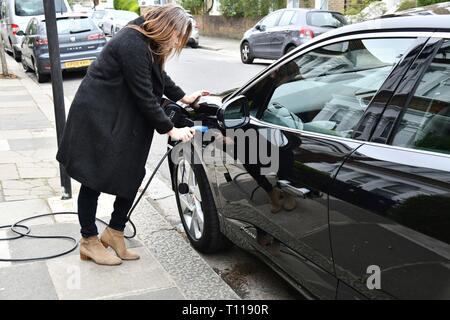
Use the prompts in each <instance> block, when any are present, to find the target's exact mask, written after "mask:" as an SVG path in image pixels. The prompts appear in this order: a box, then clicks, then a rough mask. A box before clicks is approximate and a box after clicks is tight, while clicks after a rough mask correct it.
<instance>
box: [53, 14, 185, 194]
mask: <svg viewBox="0 0 450 320" xmlns="http://www.w3.org/2000/svg"><path fill="white" fill-rule="evenodd" d="M143 22H144V20H143V18H142V17H140V18H138V19H136V20H134V21H133V22H132V23H134V24H140V23H143ZM149 45H150V43H148V41H147V40H146V38H145V37H144V36H143V35H142V34H141V33H139V32H138V31H136V30H134V29H131V28H124V29H123V30H121V31H120V32H119V33H117V34H116V35H115V37H113V38H112V39H111V40H110V41H109V42H108V44H107V45H106V46H105V48H104V49H103V51H102V53H101V54H100V56H99V58H98V59H97V60H96V61H95V62H93V63H92V64H91V66H90V67H89V69H88V71H87V75H86V77H85V78H84V79H83V81H82V83H81V85H80V87H79V89H78V91H77V93H76V96H75V98H74V100H73V102H72V105H71V108H70V111H69V114H68V119H67V124H66V127H65V129H64V134H63V138H62V140H61V142H60V145H59V149H58V153H57V156H56V158H57V160H58V161H59V162H60V163H61V164H62V165H63V166H64V167H65V169H66V171H67V173H68V174H69V176H70V177H72V178H73V179H75V180H77V181H79V182H80V183H81V184H83V185H85V186H87V187H89V188H91V189H94V190H96V191H99V192H104V193H109V194H113V195H117V196H120V197H124V198H129V199H131V198H134V197H135V195H136V193H137V190H138V188H139V186H140V184H141V183H142V180H143V178H144V177H145V163H146V161H147V157H148V153H149V151H150V145H151V142H152V138H153V133H154V130H156V131H158V132H159V133H161V134H164V133H167V132H169V131H170V130H171V129H172V128H173V124H172V122H171V121H170V119H169V118H168V117H167V116H166V114H165V112H164V110H163V109H162V107H161V106H160V102H161V98H162V96H163V94H164V95H166V96H167V97H168V98H169V99H171V100H173V101H178V100H180V99H181V98H183V97H184V95H185V93H184V92H183V90H181V89H180V88H179V87H178V86H176V85H175V83H174V82H173V81H172V80H171V79H170V78H169V76H168V75H167V74H166V73H165V71H163V70H161V67H160V65H159V63H158V56H156V55H154V54H152V53H151V51H150V50H149Z"/></svg>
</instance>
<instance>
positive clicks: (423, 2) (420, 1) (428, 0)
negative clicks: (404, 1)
mask: <svg viewBox="0 0 450 320" xmlns="http://www.w3.org/2000/svg"><path fill="white" fill-rule="evenodd" d="M447 1H448V0H417V7H424V6H429V5H430V4H435V3H441V2H447Z"/></svg>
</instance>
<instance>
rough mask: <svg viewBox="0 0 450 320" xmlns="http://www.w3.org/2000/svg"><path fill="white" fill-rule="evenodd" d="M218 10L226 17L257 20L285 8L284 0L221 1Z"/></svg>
mask: <svg viewBox="0 0 450 320" xmlns="http://www.w3.org/2000/svg"><path fill="white" fill-rule="evenodd" d="M220 8H221V11H222V14H223V15H224V16H226V17H247V18H259V17H264V16H266V15H267V14H268V13H269V12H272V11H274V10H278V9H282V8H286V1H285V0H221V2H220Z"/></svg>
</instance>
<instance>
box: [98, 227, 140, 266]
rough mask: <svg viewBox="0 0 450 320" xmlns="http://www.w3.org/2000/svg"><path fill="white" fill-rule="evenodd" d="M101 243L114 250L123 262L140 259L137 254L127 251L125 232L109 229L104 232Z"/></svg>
mask: <svg viewBox="0 0 450 320" xmlns="http://www.w3.org/2000/svg"><path fill="white" fill-rule="evenodd" d="M100 241H101V242H102V243H103V245H104V246H105V248H108V247H111V248H113V249H114V251H115V252H116V254H117V256H118V257H119V258H120V259H122V260H138V259H139V258H140V257H139V255H138V254H137V253H135V252H133V251H131V250H128V249H127V247H126V245H125V238H124V236H123V232H120V231H117V230H114V229H111V228H109V227H108V228H106V229H105V230H104V231H103V233H102V235H101V237H100Z"/></svg>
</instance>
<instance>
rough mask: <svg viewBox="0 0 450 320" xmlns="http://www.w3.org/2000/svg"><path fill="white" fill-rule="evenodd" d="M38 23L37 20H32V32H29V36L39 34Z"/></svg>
mask: <svg viewBox="0 0 450 320" xmlns="http://www.w3.org/2000/svg"><path fill="white" fill-rule="evenodd" d="M37 29H38V23H37V20H35V19H33V20H31V23H30V32H29V34H30V35H36V34H38V30H37Z"/></svg>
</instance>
